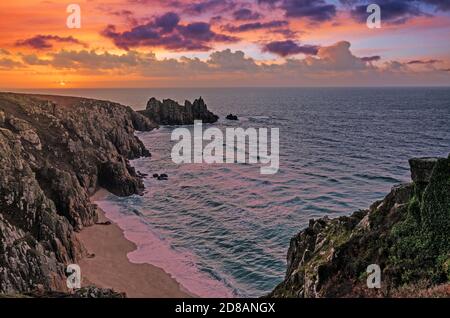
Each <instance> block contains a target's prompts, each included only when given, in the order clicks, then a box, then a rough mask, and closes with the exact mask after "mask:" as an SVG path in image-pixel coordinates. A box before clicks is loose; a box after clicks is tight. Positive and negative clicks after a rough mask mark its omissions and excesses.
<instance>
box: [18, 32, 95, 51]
mask: <svg viewBox="0 0 450 318" xmlns="http://www.w3.org/2000/svg"><path fill="white" fill-rule="evenodd" d="M54 42H58V43H72V44H79V45H82V46H84V47H86V44H84V43H83V42H81V41H79V40H77V39H75V38H74V37H72V36H67V37H61V36H58V35H41V34H39V35H35V36H33V37H31V38H28V39H25V40H19V41H17V42H16V46H29V47H32V48H34V49H37V50H45V49H51V48H53V43H54Z"/></svg>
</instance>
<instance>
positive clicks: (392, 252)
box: [269, 157, 450, 297]
mask: <svg viewBox="0 0 450 318" xmlns="http://www.w3.org/2000/svg"><path fill="white" fill-rule="evenodd" d="M410 166H411V174H412V178H413V180H414V182H413V183H409V184H402V185H398V186H395V187H394V188H393V189H392V191H391V192H390V193H389V194H388V195H387V196H386V197H385V198H384V200H381V201H378V202H375V203H374V204H372V206H371V207H370V208H369V209H367V210H362V211H357V212H355V213H354V214H352V215H351V216H345V217H340V218H337V219H328V218H326V217H325V218H322V219H319V220H311V221H310V224H309V226H308V227H307V228H306V229H305V230H303V231H302V232H300V233H299V234H298V235H297V236H296V237H294V238H293V239H292V240H291V243H290V247H289V251H288V256H287V263H288V266H287V272H286V277H285V280H284V281H283V282H282V283H281V284H280V285H279V286H277V287H276V288H275V290H274V291H273V292H272V293H271V294H270V295H269V297H396V296H406V297H407V296H412V297H421V296H423V297H430V296H447V297H448V296H450V283H449V281H450V157H449V158H447V159H444V158H442V159H438V158H415V159H412V160H410ZM371 264H377V265H379V266H380V268H381V270H382V273H381V289H369V288H368V287H367V277H368V276H367V275H368V274H367V272H366V271H367V267H368V266H369V265H371Z"/></svg>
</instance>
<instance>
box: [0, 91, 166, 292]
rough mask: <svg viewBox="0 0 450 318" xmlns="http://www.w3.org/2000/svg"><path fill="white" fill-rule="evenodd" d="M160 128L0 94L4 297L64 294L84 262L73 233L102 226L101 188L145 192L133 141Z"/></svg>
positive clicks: (54, 100) (73, 104)
mask: <svg viewBox="0 0 450 318" xmlns="http://www.w3.org/2000/svg"><path fill="white" fill-rule="evenodd" d="M155 127H157V125H156V124H155V123H154V122H152V121H151V120H150V119H148V118H146V117H145V116H142V115H140V114H138V113H136V112H134V111H133V110H132V109H131V108H129V107H125V106H122V105H119V104H116V103H111V102H106V101H98V100H91V99H84V98H74V97H73V98H72V97H58V96H39V95H23V94H12V93H0V167H1V168H0V294H15V293H27V292H33V291H34V290H41V291H64V290H65V289H66V286H65V277H66V275H65V267H66V265H67V264H71V263H76V262H77V260H79V259H80V257H82V256H83V255H85V254H86V251H85V250H84V248H83V246H81V244H80V243H79V242H78V241H77V239H76V238H75V235H74V231H79V230H81V229H82V228H83V227H86V226H90V225H93V224H94V223H95V222H96V221H97V212H96V207H95V205H93V204H92V203H91V202H90V200H89V196H90V195H91V194H92V193H93V192H94V191H95V190H96V189H97V188H98V187H99V186H101V187H104V188H106V189H107V190H109V191H110V192H112V193H114V194H116V195H119V196H127V195H131V194H137V193H140V192H141V191H142V190H143V183H142V180H141V177H140V176H139V175H137V173H136V172H135V170H134V168H132V167H131V166H130V164H129V162H128V160H129V159H134V158H138V157H141V156H149V155H150V153H149V151H148V150H147V149H146V148H145V147H144V145H143V144H142V142H141V141H140V140H139V139H138V138H137V137H136V136H135V135H134V132H135V131H136V130H151V129H153V128H155Z"/></svg>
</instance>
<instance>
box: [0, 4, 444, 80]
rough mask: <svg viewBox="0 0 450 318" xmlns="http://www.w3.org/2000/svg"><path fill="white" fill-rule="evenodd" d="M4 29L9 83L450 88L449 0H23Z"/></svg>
mask: <svg viewBox="0 0 450 318" xmlns="http://www.w3.org/2000/svg"><path fill="white" fill-rule="evenodd" d="M371 3H375V4H377V5H379V7H380V9H381V28H369V27H368V25H367V23H366V21H367V18H368V17H369V15H370V14H371V13H370V12H369V13H367V6H368V5H369V4H371ZM70 4H77V5H78V6H79V8H80V9H81V12H80V18H81V20H80V21H81V27H80V28H69V27H68V26H67V19H68V17H69V16H70V15H71V13H72V12H67V7H68V6H69V5H70ZM0 30H1V36H0V88H1V89H12V88H106V87H111V88H119V87H121V88H127V87H230V86H231V87H233V86H272V87H273V86H294V87H296V86H449V85H450V0H370V1H367V0H191V1H186V0H67V1H64V0H15V1H2V2H1V3H0Z"/></svg>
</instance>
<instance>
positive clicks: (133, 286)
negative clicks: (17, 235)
mask: <svg viewBox="0 0 450 318" xmlns="http://www.w3.org/2000/svg"><path fill="white" fill-rule="evenodd" d="M105 194H106V191H105V190H99V191H97V192H96V194H95V195H94V196H92V197H91V201H96V200H99V199H101V198H102V197H103V196H104V195H105ZM98 213H99V221H98V223H99V224H96V225H94V226H91V227H88V228H85V229H83V230H82V231H81V232H80V233H77V237H78V239H79V240H80V241H81V242H82V243H83V244H84V246H85V247H86V249H87V251H88V253H89V254H91V255H90V256H89V257H86V258H84V259H83V260H81V261H80V262H79V265H80V267H81V274H82V285H83V286H87V285H95V286H98V287H103V288H113V289H114V290H115V291H118V292H124V293H126V295H127V297H132V298H182V297H192V295H190V294H189V293H188V292H186V291H185V290H184V289H183V287H182V286H181V285H180V284H179V283H178V282H177V281H176V280H175V279H173V278H172V277H171V276H170V275H169V274H167V273H166V272H165V271H164V270H162V269H160V268H158V267H155V266H153V265H150V264H134V263H131V262H130V261H129V260H128V258H127V254H128V253H129V252H132V251H134V250H135V249H136V246H135V245H134V244H133V243H132V242H130V241H128V240H127V239H126V238H125V236H124V234H123V231H122V230H121V229H120V228H119V227H118V226H117V225H116V224H115V223H113V222H112V221H111V220H109V219H107V218H106V216H105V214H104V212H103V211H102V210H101V209H99V210H98ZM108 221H109V222H111V223H110V224H108V225H106V224H101V223H104V222H108Z"/></svg>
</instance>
